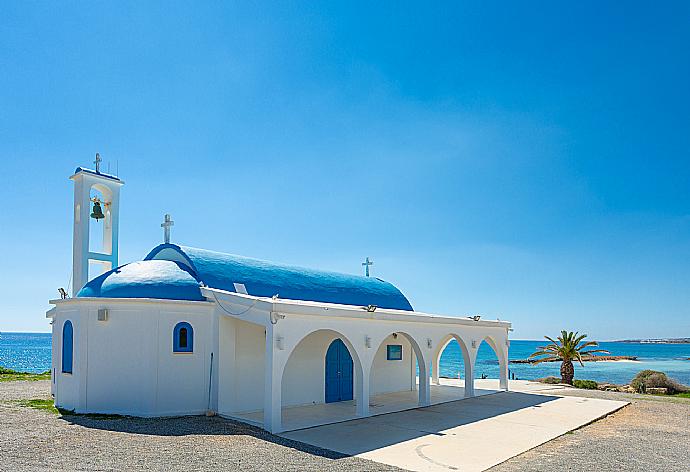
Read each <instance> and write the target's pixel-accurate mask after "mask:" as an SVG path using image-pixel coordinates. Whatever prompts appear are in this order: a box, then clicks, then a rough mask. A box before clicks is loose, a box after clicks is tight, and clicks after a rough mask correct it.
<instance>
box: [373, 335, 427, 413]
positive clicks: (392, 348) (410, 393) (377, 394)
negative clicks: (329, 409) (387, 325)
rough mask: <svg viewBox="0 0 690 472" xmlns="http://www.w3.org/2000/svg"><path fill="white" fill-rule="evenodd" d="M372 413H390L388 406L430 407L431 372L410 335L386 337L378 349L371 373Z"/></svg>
mask: <svg viewBox="0 0 690 472" xmlns="http://www.w3.org/2000/svg"><path fill="white" fill-rule="evenodd" d="M369 393H370V407H371V408H372V413H380V412H383V411H386V409H387V404H389V403H391V402H396V403H398V404H401V403H403V402H412V403H413V404H414V405H422V406H424V405H428V404H429V372H428V369H427V366H426V361H425V359H424V355H423V353H422V350H421V349H420V347H419V344H418V343H417V341H416V340H415V339H414V338H413V337H412V336H410V335H409V334H407V333H404V332H395V333H391V334H390V335H388V336H386V337H385V338H384V339H383V341H381V343H380V344H379V346H378V349H377V350H376V353H375V354H374V359H373V360H372V364H371V369H370V372H369Z"/></svg>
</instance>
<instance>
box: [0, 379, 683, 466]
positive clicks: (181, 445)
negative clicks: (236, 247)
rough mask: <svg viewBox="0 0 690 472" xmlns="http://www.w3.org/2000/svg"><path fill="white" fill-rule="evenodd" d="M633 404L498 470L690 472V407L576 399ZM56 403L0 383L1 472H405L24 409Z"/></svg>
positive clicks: (40, 386) (143, 422) (268, 441)
mask: <svg viewBox="0 0 690 472" xmlns="http://www.w3.org/2000/svg"><path fill="white" fill-rule="evenodd" d="M559 394H564V395H576V396H587V397H596V398H607V399H613V400H628V401H631V402H632V404H631V405H630V406H628V407H626V408H624V409H622V410H620V411H619V412H617V413H614V414H613V415H610V416H608V417H606V418H604V419H602V420H600V421H598V422H595V423H593V424H590V425H588V426H585V427H583V428H581V429H579V430H577V431H574V432H572V433H569V434H566V435H564V436H561V437H559V438H557V439H555V440H553V441H551V442H549V443H546V444H544V445H542V446H539V447H537V448H535V449H532V450H531V451H528V452H526V453H524V454H521V455H519V456H517V457H515V458H513V459H510V460H509V461H507V462H505V463H503V464H501V465H499V466H496V467H494V468H493V469H491V470H492V471H493V472H509V471H544V470H571V471H579V470H582V471H592V470H597V471H620V470H625V471H637V470H640V471H642V470H644V471H648V470H664V471H688V470H690V399H671V398H665V397H651V396H642V395H632V394H622V393H615V392H598V391H587V390H569V391H564V392H559ZM29 398H50V396H49V383H48V381H38V382H2V383H0V470H2V471H5V470H7V471H49V470H50V471H54V470H70V471H71V470H88V471H106V470H134V471H139V470H142V471H143V470H154V471H164V470H165V471H168V470H185V471H196V470H250V471H254V470H256V471H259V470H261V471H264V470H268V471H270V470H276V471H278V470H294V471H297V470H335V471H338V470H343V471H348V472H354V471H378V470H391V471H392V470H399V469H395V468H393V467H389V466H385V465H382V464H378V463H375V462H370V461H367V460H364V459H359V458H354V457H346V456H345V457H344V456H342V455H340V454H337V453H334V452H331V451H327V450H323V449H318V448H315V447H312V446H307V445H304V444H301V443H298V442H294V441H290V440H287V439H284V438H279V437H276V436H273V435H271V434H268V433H266V432H264V431H261V430H259V429H257V428H253V427H249V426H246V425H243V424H241V423H236V422H233V421H228V420H224V419H220V418H206V417H186V418H171V419H139V418H118V419H95V418H88V417H83V416H64V417H63V416H59V415H55V414H52V413H49V412H45V411H39V410H34V409H31V408H27V407H23V406H19V405H18V404H17V400H20V399H29Z"/></svg>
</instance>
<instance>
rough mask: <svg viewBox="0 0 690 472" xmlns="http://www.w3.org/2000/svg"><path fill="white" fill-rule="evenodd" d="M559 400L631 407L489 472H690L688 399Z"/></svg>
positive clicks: (587, 393) (588, 393) (592, 393)
mask: <svg viewBox="0 0 690 472" xmlns="http://www.w3.org/2000/svg"><path fill="white" fill-rule="evenodd" d="M558 394H559V395H573V396H581V397H592V398H605V399H611V400H627V401H629V402H631V404H630V405H628V406H627V407H625V408H623V409H622V410H619V411H617V412H616V413H614V414H612V415H609V416H607V417H606V418H603V419H601V420H599V421H597V422H595V423H592V424H590V425H588V426H584V427H582V428H580V429H578V430H576V431H573V432H572V433H568V434H565V435H563V436H561V437H559V438H556V439H554V440H553V441H549V442H548V443H546V444H543V445H541V446H539V447H536V448H535V449H532V450H530V451H527V452H525V453H523V454H520V455H519V456H516V457H514V458H512V459H510V460H509V461H507V462H504V463H503V464H500V465H498V466H496V467H493V468H492V469H491V472H512V471H520V472H525V471H540V472H541V471H544V470H577V471H580V470H582V471H638V470H639V471H646V472H648V471H650V470H663V471H683V472H687V471H690V399H682V398H668V397H656V396H651V395H635V394H625V393H616V392H599V391H596V390H567V391H562V392H558Z"/></svg>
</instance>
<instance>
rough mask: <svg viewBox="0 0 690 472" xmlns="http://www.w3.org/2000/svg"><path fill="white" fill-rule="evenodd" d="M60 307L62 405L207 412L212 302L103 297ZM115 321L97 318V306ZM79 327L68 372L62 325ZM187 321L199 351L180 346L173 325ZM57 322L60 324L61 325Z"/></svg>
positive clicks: (145, 412)
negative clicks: (184, 350) (63, 363)
mask: <svg viewBox="0 0 690 472" xmlns="http://www.w3.org/2000/svg"><path fill="white" fill-rule="evenodd" d="M72 304H73V306H72V307H71V308H68V309H66V310H60V309H58V310H57V314H56V317H55V322H54V324H53V327H54V330H53V340H54V341H55V345H56V346H57V349H56V355H55V356H54V358H53V367H54V368H55V372H56V380H57V382H56V386H55V400H56V404H57V405H58V406H60V407H62V408H65V409H69V410H75V411H77V412H88V413H115V414H127V415H137V416H171V415H185V414H201V413H203V412H205V411H206V408H207V403H208V379H209V377H208V375H209V372H208V368H209V357H210V350H209V348H210V346H211V334H212V330H211V326H212V313H213V311H212V309H211V305H210V304H206V303H199V304H194V303H186V304H182V303H176V302H165V301H157V302H155V303H151V302H148V303H147V302H132V301H127V300H123V301H118V300H103V301H102V302H99V303H93V302H89V301H84V302H72ZM99 308H107V309H108V320H107V321H98V309H99ZM68 318H69V319H71V320H72V324H73V326H74V365H73V373H72V375H70V374H62V373H61V372H60V370H61V352H60V351H61V346H62V340H61V337H62V325H63V324H64V321H65V319H68ZM180 321H187V322H189V323H190V324H191V325H192V328H193V330H194V352H193V353H173V352H172V338H173V336H172V334H173V327H174V326H175V324H177V323H178V322H180ZM56 328H57V329H56Z"/></svg>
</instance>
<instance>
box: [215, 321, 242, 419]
mask: <svg viewBox="0 0 690 472" xmlns="http://www.w3.org/2000/svg"><path fill="white" fill-rule="evenodd" d="M217 316H218V318H219V319H218V362H217V363H216V366H218V373H217V374H218V413H220V414H226V415H229V414H231V413H232V411H233V410H234V405H235V398H236V396H237V395H236V392H235V382H234V375H235V336H236V334H237V333H236V325H237V322H236V320H233V319H232V318H228V317H227V316H223V315H217Z"/></svg>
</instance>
